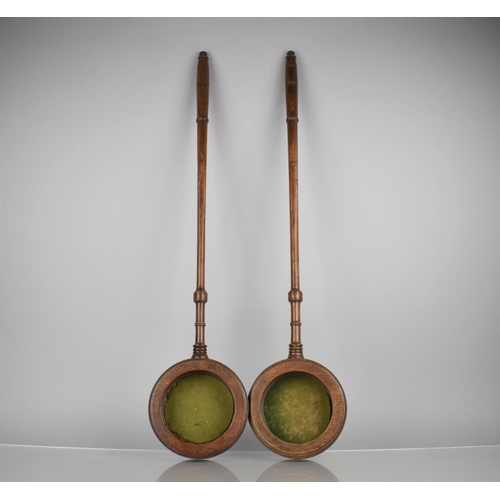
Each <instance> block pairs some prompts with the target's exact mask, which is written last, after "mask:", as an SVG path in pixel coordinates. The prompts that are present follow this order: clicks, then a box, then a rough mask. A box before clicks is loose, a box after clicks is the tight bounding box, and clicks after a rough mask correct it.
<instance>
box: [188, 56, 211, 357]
mask: <svg viewBox="0 0 500 500" xmlns="http://www.w3.org/2000/svg"><path fill="white" fill-rule="evenodd" d="M208 91H209V69H208V55H207V53H206V52H200V55H199V57H198V70H197V75H196V102H197V118H196V123H197V124H198V256H197V257H198V260H197V268H196V270H197V272H196V291H195V292H194V297H193V298H194V302H195V303H196V323H195V328H196V340H195V344H194V346H193V356H192V357H193V358H208V355H207V346H206V344H205V304H206V302H207V300H208V294H207V292H206V291H205V214H206V197H207V128H208V93H209V92H208Z"/></svg>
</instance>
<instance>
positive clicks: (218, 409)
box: [165, 373, 234, 443]
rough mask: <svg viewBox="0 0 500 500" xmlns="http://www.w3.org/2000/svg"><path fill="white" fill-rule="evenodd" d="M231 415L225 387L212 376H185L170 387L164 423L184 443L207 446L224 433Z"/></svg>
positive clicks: (230, 403)
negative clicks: (205, 444) (204, 444)
mask: <svg viewBox="0 0 500 500" xmlns="http://www.w3.org/2000/svg"><path fill="white" fill-rule="evenodd" d="M233 414H234V401H233V396H232V395H231V392H230V391H229V389H228V388H227V386H226V385H225V384H224V383H223V382H221V381H220V380H219V379H218V378H216V377H214V376H213V375H208V374H206V373H195V374H193V375H188V376H187V377H184V378H182V379H181V380H179V382H177V384H176V385H175V386H174V387H172V389H171V390H170V393H169V394H168V396H167V400H166V401H165V422H166V424H167V425H168V427H169V428H170V430H171V431H172V432H174V433H175V434H176V435H177V436H178V437H180V438H181V439H183V440H184V441H189V442H192V443H207V442H209V441H213V440H214V439H216V438H218V437H219V436H220V435H221V434H223V433H224V432H225V431H226V430H227V428H228V427H229V424H230V423H231V420H232V418H233Z"/></svg>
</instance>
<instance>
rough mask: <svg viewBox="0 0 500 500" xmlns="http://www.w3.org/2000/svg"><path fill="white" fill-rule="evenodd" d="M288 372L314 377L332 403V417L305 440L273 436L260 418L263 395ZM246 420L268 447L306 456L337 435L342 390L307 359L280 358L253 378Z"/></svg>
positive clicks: (341, 419)
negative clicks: (248, 412) (321, 428)
mask: <svg viewBox="0 0 500 500" xmlns="http://www.w3.org/2000/svg"><path fill="white" fill-rule="evenodd" d="M292 373H304V374H306V375H309V376H312V377H314V378H316V379H317V380H318V381H319V382H320V383H321V384H322V385H323V386H324V387H325V389H326V392H327V393H328V396H329V398H330V402H331V404H332V417H331V419H330V422H329V423H328V426H327V427H326V429H325V430H324V431H323V432H322V433H321V434H320V435H319V436H318V437H317V438H315V439H313V440H311V441H308V442H306V443H288V442H286V441H283V440H282V439H280V438H278V437H277V436H275V435H274V434H273V433H272V432H271V430H270V429H269V427H268V425H267V423H266V421H265V418H264V411H263V406H264V398H265V396H266V394H267V391H268V390H269V389H270V387H271V386H272V385H273V384H274V383H275V382H276V381H277V380H279V379H281V378H283V377H284V376H286V375H291V374H292ZM248 401H249V406H250V414H249V423H250V426H251V428H252V430H253V431H254V433H255V435H256V436H257V438H258V439H259V441H260V442H261V443H262V444H263V445H264V446H266V447H267V448H269V449H270V450H271V451H273V452H275V453H277V454H278V455H281V456H283V457H287V458H299V459H300V458H309V457H313V456H315V455H318V454H319V453H322V452H323V451H325V450H326V449H327V448H329V447H330V446H331V445H332V444H333V443H334V442H335V440H336V439H337V438H338V437H339V435H340V433H341V432H342V429H343V427H344V424H345V420H346V416H347V401H346V398H345V394H344V390H343V389H342V386H341V385H340V382H339V381H338V380H337V378H336V377H335V375H334V374H333V373H332V372H331V371H330V370H328V369H327V368H325V367H324V366H323V365H321V364H319V363H317V362H316V361H312V360H310V359H297V358H294V359H284V360H281V361H278V362H276V363H274V364H272V365H271V366H269V367H268V368H266V369H265V370H264V371H263V372H262V373H261V374H260V375H259V376H258V377H257V379H256V380H255V382H254V383H253V385H252V388H251V389H250V393H249V396H248Z"/></svg>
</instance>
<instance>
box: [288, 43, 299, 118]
mask: <svg viewBox="0 0 500 500" xmlns="http://www.w3.org/2000/svg"><path fill="white" fill-rule="evenodd" d="M285 95H286V120H287V122H288V121H289V120H294V121H298V120H299V119H298V116H297V59H296V58H295V53H294V52H293V51H290V52H288V54H287V56H286V64H285Z"/></svg>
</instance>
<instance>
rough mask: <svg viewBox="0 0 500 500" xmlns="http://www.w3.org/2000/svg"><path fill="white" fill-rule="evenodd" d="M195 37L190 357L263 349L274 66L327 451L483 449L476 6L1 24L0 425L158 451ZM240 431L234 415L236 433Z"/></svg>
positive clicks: (492, 237) (491, 408)
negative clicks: (159, 382)
mask: <svg viewBox="0 0 500 500" xmlns="http://www.w3.org/2000/svg"><path fill="white" fill-rule="evenodd" d="M201 50H206V51H207V52H208V55H209V57H210V70H211V89H210V108H209V117H210V124H209V131H208V134H209V141H208V186H207V189H208V195H207V196H208V201H207V249H206V263H207V276H206V287H207V291H208V294H209V302H208V304H207V344H208V348H209V355H210V356H211V357H212V358H214V359H217V360H219V361H221V362H223V363H225V364H227V365H228V366H229V367H231V368H232V369H233V370H234V371H235V372H236V373H237V374H238V375H239V376H240V378H241V379H242V381H243V383H244V385H245V387H246V389H247V391H249V390H250V387H251V385H252V383H253V380H254V379H255V378H256V377H257V375H258V374H259V373H260V372H261V371H262V370H263V369H264V368H266V367H267V366H269V365H270V364H271V363H273V362H275V361H278V360H279V359H283V358H284V357H286V356H287V352H288V351H287V350H288V343H289V321H290V319H289V303H288V301H287V294H288V291H289V287H290V277H289V232H288V174H287V147H286V125H285V101H284V61H285V55H286V53H287V51H289V50H294V51H295V53H296V55H297V64H298V77H299V118H300V122H299V210H300V218H299V220H300V251H301V288H302V291H303V293H304V302H303V303H302V320H303V343H304V352H305V355H306V357H308V358H310V359H313V360H315V361H318V362H320V363H321V364H323V365H325V366H326V367H328V368H329V369H330V370H331V371H332V372H333V373H334V374H335V375H336V376H337V377H338V379H339V380H340V382H341V383H342V385H343V387H344V390H345V392H346V396H347V402H348V416H347V422H346V426H345V428H344V431H343V433H342V434H341V436H340V437H339V439H338V440H337V442H336V443H335V444H334V445H333V448H334V449H364V448H401V447H432V446H455V445H457V446H462V445H464V446H466V445H488V444H500V426H499V422H500V390H499V380H500V356H499V352H500V337H499V332H500V312H499V310H500V308H499V299H500V294H499V292H500V268H499V257H500V229H499V228H500V196H499V195H500V141H499V137H500V57H499V54H500V23H499V21H498V19H396V18H395V19H361V18H360V19H336V18H324V19H320V18H317V19H315V18H311V19H305V18H296V19H280V18H256V19H246V18H237V19H231V18H220V19H219V18H207V19H196V18H187V19H184V18H183V19H174V18H162V19H139V18H137V19H134V18H131V19H112V18H110V19H43V18H41V19H3V20H1V21H0V106H1V108H0V134H1V135H0V148H1V150H0V167H1V336H0V356H1V358H0V360H1V364H0V370H1V371H0V404H1V410H0V442H2V443H14V444H32V445H55V446H77V447H111V448H141V449H163V447H162V445H161V444H160V443H159V441H158V440H157V439H156V437H155V436H154V434H153V432H152V430H151V428H150V425H149V421H148V413H147V404H148V398H149V394H150V391H151V389H152V386H153V384H154V382H155V381H156V379H157V378H158V377H159V376H160V374H161V373H162V372H163V371H164V370H166V369H167V368H168V367H169V366H170V365H172V364H174V363H176V362H177V361H180V360H182V359H185V358H187V357H190V355H191V351H192V344H193V342H194V326H193V323H194V320H195V306H194V303H193V302H192V294H193V292H194V289H195V284H196V274H195V272H196V124H195V117H196V116H195V115H196V111H195V109H196V101H195V77H196V64H197V56H198V53H199V52H200V51H201ZM262 448H263V447H262V446H261V445H260V443H259V442H258V441H257V439H256V438H255V437H254V436H253V434H252V432H251V429H250V428H249V427H247V429H246V431H245V433H244V434H243V436H242V438H241V439H240V441H239V442H238V443H237V444H236V445H235V447H234V448H233V449H235V450H257V449H262Z"/></svg>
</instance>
